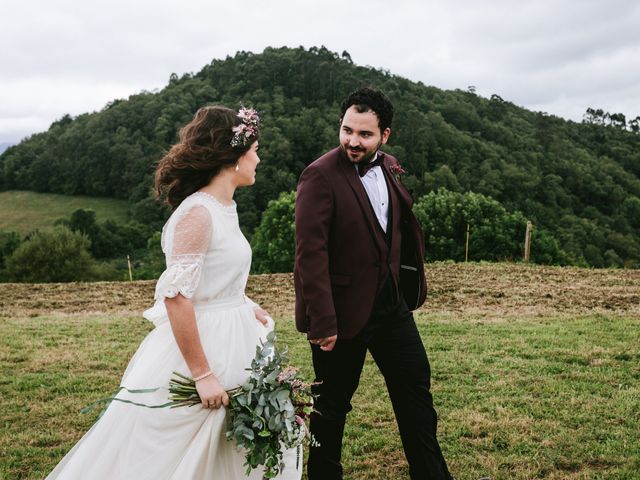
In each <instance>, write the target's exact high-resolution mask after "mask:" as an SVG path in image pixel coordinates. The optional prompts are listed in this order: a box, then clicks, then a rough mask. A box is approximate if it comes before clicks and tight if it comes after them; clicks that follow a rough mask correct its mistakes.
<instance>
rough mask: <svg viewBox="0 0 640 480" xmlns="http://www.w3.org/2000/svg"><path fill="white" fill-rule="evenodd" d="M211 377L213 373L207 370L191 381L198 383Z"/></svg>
mask: <svg viewBox="0 0 640 480" xmlns="http://www.w3.org/2000/svg"><path fill="white" fill-rule="evenodd" d="M211 375H213V372H212V371H211V370H207V371H206V372H205V373H203V374H202V375H199V376H197V377H194V379H193V381H194V382H199V381H200V380H204V379H205V378H207V377H210V376H211Z"/></svg>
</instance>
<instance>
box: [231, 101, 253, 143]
mask: <svg viewBox="0 0 640 480" xmlns="http://www.w3.org/2000/svg"><path fill="white" fill-rule="evenodd" d="M238 117H240V120H242V123H241V124H240V125H236V126H235V127H233V129H232V130H233V134H234V135H233V138H232V139H231V146H232V147H239V146H240V145H242V146H243V147H245V146H246V145H247V142H249V139H250V138H251V137H256V136H257V135H258V127H259V126H260V117H259V116H258V112H256V111H255V110H254V109H253V108H245V107H242V108H240V110H239V111H238Z"/></svg>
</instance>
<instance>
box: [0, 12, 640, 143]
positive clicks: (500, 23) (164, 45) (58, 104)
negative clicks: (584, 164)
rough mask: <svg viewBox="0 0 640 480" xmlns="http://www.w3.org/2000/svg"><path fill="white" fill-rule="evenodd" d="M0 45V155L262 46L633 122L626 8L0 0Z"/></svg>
mask: <svg viewBox="0 0 640 480" xmlns="http://www.w3.org/2000/svg"><path fill="white" fill-rule="evenodd" d="M0 45H2V48H1V49H0V146H1V144H3V143H17V142H19V141H20V140H21V139H23V138H24V137H26V136H28V135H31V134H33V133H36V132H41V131H44V130H47V129H48V127H49V125H50V124H51V122H53V121H55V120H56V119H59V118H60V117H62V116H63V115H65V114H67V113H68V114H71V115H73V116H75V115H79V114H81V113H85V112H91V111H95V110H100V109H101V108H102V107H104V106H105V104H106V103H107V102H109V101H111V100H113V99H116V98H127V97H128V96H129V95H132V94H134V93H137V92H140V91H142V90H148V91H153V90H155V89H161V88H163V87H164V86H165V85H166V84H167V82H168V79H169V76H170V75H171V73H177V74H178V75H179V76H181V75H182V74H183V73H187V72H194V73H195V72H198V71H199V70H200V69H201V68H202V67H203V66H204V65H206V64H208V63H210V62H211V61H212V60H213V59H223V58H225V57H226V56H228V55H231V56H233V55H234V54H235V53H236V52H237V51H239V50H246V51H252V52H255V53H259V52H262V50H264V48H265V47H268V46H272V47H282V46H288V47H298V46H301V45H302V46H304V47H307V48H308V47H312V46H322V45H324V46H325V47H327V48H328V49H329V50H332V51H334V52H337V53H342V51H344V50H346V51H348V52H349V53H350V55H351V58H352V59H353V61H354V62H355V63H356V64H359V65H369V66H372V67H375V68H382V69H385V70H388V71H390V72H391V73H393V74H397V75H401V76H403V77H406V78H408V79H410V80H413V81H421V82H423V83H424V84H427V85H433V86H436V87H438V88H442V89H456V88H458V89H463V90H466V89H467V88H468V87H469V86H471V85H473V86H475V88H476V92H477V93H478V94H479V95H482V96H485V97H489V96H491V95H492V94H497V95H500V96H501V97H502V98H503V99H505V100H508V101H511V102H513V103H515V104H516V105H520V106H523V107H525V108H528V109H530V110H534V111H543V112H547V113H549V114H553V115H558V116H561V117H564V118H567V119H572V120H575V121H580V120H581V119H582V116H583V114H584V112H585V111H586V109H587V108H588V107H593V108H602V109H603V110H605V111H609V112H611V113H613V112H616V113H618V112H620V113H624V114H625V115H626V116H627V119H633V118H635V117H636V116H639V115H640V2H638V1H636V0H508V1H507V0H505V1H503V0H482V1H481V0H437V1H436V0H406V1H405V0H396V1H393V2H390V1H388V0H384V1H383V0H367V1H362V0H352V1H347V0H322V1H307V0H297V1H293V0H235V1H233V0H227V1H225V2H222V1H218V0H182V1H181V2H178V1H175V0H174V1H172V2H168V1H166V0H154V1H150V0H126V1H123V0H109V1H105V0H93V1H80V0H1V3H0Z"/></svg>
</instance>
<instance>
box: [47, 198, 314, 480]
mask: <svg viewBox="0 0 640 480" xmlns="http://www.w3.org/2000/svg"><path fill="white" fill-rule="evenodd" d="M162 249H163V251H164V252H165V255H166V258H167V269H166V270H165V272H164V273H163V274H162V276H161V277H160V279H159V280H158V283H157V285H156V293H155V300H156V303H155V305H154V307H153V308H151V309H149V310H147V311H145V312H144V316H145V318H147V319H148V320H150V321H152V322H153V323H154V324H155V328H154V329H153V330H152V331H151V332H150V333H149V335H148V336H147V337H146V338H145V339H144V341H143V342H142V344H141V345H140V347H139V348H138V351H137V352H136V353H135V355H134V356H133V358H132V359H131V361H130V363H129V365H128V367H127V369H126V370H125V373H124V375H123V377H122V382H121V385H123V386H125V387H126V388H127V389H147V388H151V387H157V386H167V385H168V384H169V379H170V377H171V376H172V372H173V371H177V372H180V373H182V374H183V375H188V376H191V375H190V371H189V369H188V367H187V365H186V363H185V361H184V358H183V357H182V354H181V353H180V350H179V349H178V345H177V343H176V341H175V339H174V336H173V333H172V330H171V325H170V323H169V319H168V317H167V312H166V309H165V306H164V298H165V297H175V296H176V295H177V294H178V293H181V294H182V295H183V296H185V297H187V298H190V299H191V301H192V303H193V306H194V310H195V312H196V319H197V325H198V331H199V333H200V339H201V343H202V346H203V348H204V351H205V354H206V356H207V359H208V361H209V365H210V367H211V370H212V371H213V372H214V373H215V374H216V376H217V377H218V379H219V380H220V383H221V384H222V386H223V387H224V388H225V389H226V390H229V389H231V388H234V387H236V386H238V385H240V384H242V383H244V381H245V379H246V378H247V376H248V372H247V371H246V370H245V369H246V368H247V367H249V366H250V364H251V360H252V359H253V357H254V356H255V351H256V346H257V345H258V344H259V342H260V340H261V339H262V340H264V339H265V337H266V335H267V333H268V332H269V331H270V330H272V329H273V325H272V324H269V325H268V326H267V327H265V326H263V325H262V324H261V323H260V322H259V321H258V320H256V318H255V314H254V307H256V306H257V305H256V304H255V303H253V302H252V301H251V300H250V299H249V298H248V297H246V296H245V294H244V290H245V286H246V282H247V278H248V275H249V268H250V265H251V248H250V246H249V243H248V242H247V240H246V239H245V237H244V236H243V234H242V232H241V231H240V228H239V225H238V215H237V213H236V205H235V203H234V204H232V205H230V206H225V205H223V204H221V203H220V202H218V201H217V200H216V199H215V198H214V197H212V196H210V195H208V194H206V193H204V192H196V193H194V194H192V195H190V196H189V197H187V198H186V199H185V200H184V201H183V202H182V203H181V204H180V206H179V207H178V208H177V209H176V210H175V212H174V213H173V215H172V216H171V217H170V218H169V220H168V221H167V223H166V225H165V227H164V228H163V232H162ZM118 396H119V397H120V398H126V399H130V400H133V401H136V402H142V403H145V404H147V405H158V404H162V403H165V402H166V401H167V398H168V392H167V390H166V389H164V388H162V389H160V390H158V391H157V392H153V393H144V394H131V393H128V392H125V391H123V392H121V393H120V394H119V395H118ZM226 429H227V411H226V409H225V408H220V409H217V410H213V409H205V408H202V406H201V405H196V406H193V407H180V408H161V409H148V408H144V407H138V406H133V405H129V404H125V403H121V402H112V403H111V404H110V405H109V407H108V408H107V410H106V411H105V412H104V414H103V415H102V417H101V418H100V419H99V420H98V421H97V422H96V423H95V424H94V425H93V427H92V428H91V429H90V430H89V431H88V432H87V433H86V434H85V435H84V437H82V439H81V440H80V441H79V442H78V443H77V444H76V445H75V446H74V447H73V448H72V449H71V451H69V453H68V454H67V455H66V456H65V457H64V458H63V459H62V461H61V462H60V463H59V464H58V466H57V467H56V468H55V469H54V470H53V471H52V472H51V474H50V475H49V476H48V477H47V479H49V480H53V479H57V480H69V479H83V480H85V479H91V480H100V479H104V480H107V479H108V480H161V479H167V480H169V479H170V480H190V479H193V480H200V479H201V480H205V479H206V480H241V479H246V478H249V479H251V480H260V479H261V478H262V470H261V469H256V470H253V471H252V472H251V475H250V476H248V477H247V476H246V474H245V467H244V461H245V458H244V452H243V451H240V450H238V448H237V446H236V444H235V443H234V442H233V441H228V440H227V439H226V438H225V431H226ZM284 460H285V468H284V469H283V471H282V472H281V474H280V475H279V476H278V477H277V478H278V479H280V480H299V479H300V478H301V476H302V458H298V455H297V452H296V449H291V450H287V451H286V452H285V458H284Z"/></svg>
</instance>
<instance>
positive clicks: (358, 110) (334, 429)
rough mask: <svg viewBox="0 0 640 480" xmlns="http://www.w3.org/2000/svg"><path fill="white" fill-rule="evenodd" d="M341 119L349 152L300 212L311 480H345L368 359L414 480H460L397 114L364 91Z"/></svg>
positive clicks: (326, 167)
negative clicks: (426, 325) (347, 432)
mask: <svg viewBox="0 0 640 480" xmlns="http://www.w3.org/2000/svg"><path fill="white" fill-rule="evenodd" d="M341 108H342V111H341V125H340V146H339V147H337V148H334V149H333V150H331V151H329V152H328V153H326V154H325V155H323V156H322V157H320V158H318V159H317V160H316V161H314V162H313V163H311V164H310V165H309V166H308V167H307V168H306V169H305V170H304V171H303V172H302V175H301V176H300V181H299V183H298V191H297V197H296V207H295V216H296V258H295V267H294V281H295V289H296V326H297V328H298V330H299V331H300V332H303V333H306V334H307V338H308V340H309V342H310V344H311V355H312V359H313V368H314V370H315V375H316V381H317V382H321V383H319V384H318V385H316V386H315V387H314V389H315V393H316V394H317V398H316V402H315V409H316V410H317V412H318V413H317V414H316V413H314V414H312V416H311V433H312V434H313V436H314V437H315V439H316V440H317V443H318V444H319V446H312V447H311V449H310V452H309V461H308V475H309V480H334V479H342V465H341V463H340V457H341V450H342V436H343V432H344V425H345V420H346V416H347V413H348V412H349V411H350V410H351V397H352V396H353V394H354V392H355V391H356V388H357V387H358V381H359V379H360V373H361V372H362V367H363V364H364V359H365V356H366V352H367V350H368V351H369V352H371V355H372V357H373V359H374V360H375V362H376V364H377V365H378V368H379V369H380V371H381V372H382V374H383V375H384V378H385V381H386V384H387V389H388V391H389V396H390V398H391V402H392V404H393V410H394V412H395V415H396V421H397V423H398V427H399V429H400V436H401V439H402V445H403V448H404V452H405V455H406V457H407V461H408V463H409V472H410V476H411V479H413V480H417V479H420V480H426V479H429V480H441V479H442V480H445V479H446V480H448V479H450V478H451V476H450V474H449V471H448V470H447V465H446V462H445V460H444V458H443V456H442V452H441V451H440V446H439V444H438V440H437V438H436V424H437V416H436V411H435V410H434V408H433V401H432V398H431V393H430V392H429V388H430V370H429V361H428V359H427V355H426V353H425V350H424V346H423V345H422V340H421V339H420V335H419V333H418V330H417V328H416V324H415V322H414V320H413V315H412V313H411V310H415V309H416V308H418V307H419V306H420V305H422V303H423V302H424V300H425V296H426V282H425V276H424V265H423V258H424V241H423V236H422V231H421V229H420V225H419V224H418V222H417V220H416V218H415V217H414V215H413V213H412V212H411V205H412V203H413V201H412V199H411V197H410V195H409V193H408V192H407V191H406V190H405V188H404V187H403V186H402V185H401V184H400V183H399V181H398V179H397V177H398V176H399V174H400V173H402V169H401V168H400V166H399V164H398V162H397V160H396V159H395V158H394V157H392V156H391V155H388V154H385V153H383V152H381V151H379V148H380V146H381V145H382V144H384V143H386V142H387V140H388V139H389V135H390V133H391V130H390V126H391V121H392V119H393V106H392V104H391V102H390V101H389V99H388V98H387V97H386V96H385V95H384V93H382V92H381V91H380V90H377V89H373V88H362V89H359V90H356V91H355V92H353V93H352V94H351V95H349V97H348V98H347V99H346V100H345V101H344V102H343V103H342V107H341Z"/></svg>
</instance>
